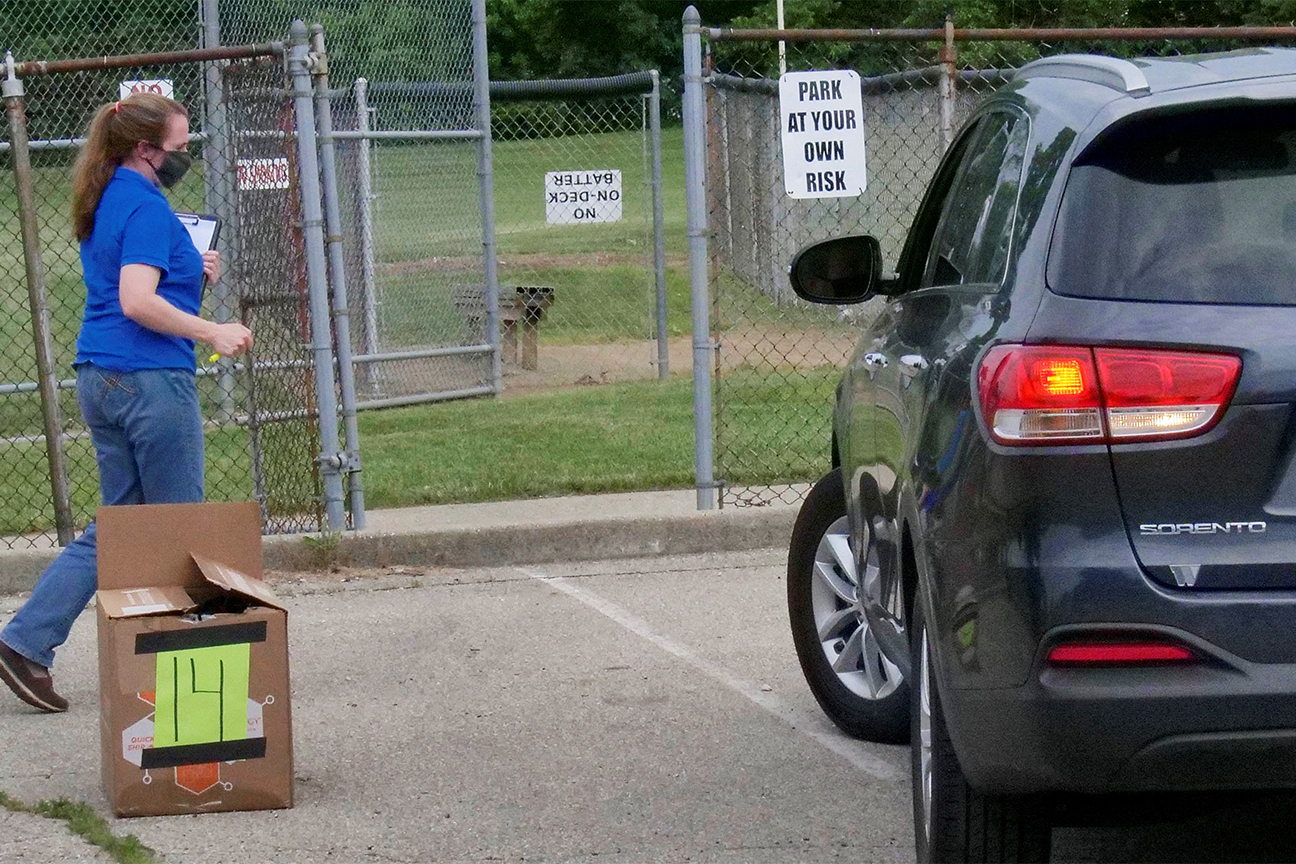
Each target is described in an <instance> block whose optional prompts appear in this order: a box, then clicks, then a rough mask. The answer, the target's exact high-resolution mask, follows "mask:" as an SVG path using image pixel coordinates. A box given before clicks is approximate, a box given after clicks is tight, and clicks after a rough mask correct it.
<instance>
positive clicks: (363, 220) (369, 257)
mask: <svg viewBox="0 0 1296 864" xmlns="http://www.w3.org/2000/svg"><path fill="white" fill-rule="evenodd" d="M355 100H356V128H357V130H358V131H359V132H360V134H361V135H362V136H367V135H368V134H369V130H370V124H369V81H368V80H367V79H365V78H357V79H356V81H355ZM356 144H357V145H359V148H360V149H359V157H358V159H357V162H358V166H357V171H358V173H359V175H360V177H359V185H360V189H359V196H358V197H359V199H360V200H359V202H358V203H359V210H360V274H361V279H362V280H363V283H364V284H363V285H362V286H361V287H362V288H363V292H362V293H361V295H360V297H361V300H360V303H361V306H362V310H361V311H362V312H363V313H364V353H365V354H368V355H374V354H377V353H378V351H379V348H378V299H377V296H376V295H377V275H376V274H377V267H376V265H375V263H374V262H375V261H376V260H377V257H376V255H375V253H374V221H373V202H374V194H373V165H372V164H371V162H370V160H369V147H370V146H371V145H370V143H369V139H368V138H367V137H361V138H360V140H359V141H357V142H356ZM364 367H365V387H366V389H368V391H369V396H370V397H372V396H373V395H374V391H376V390H377V389H378V364H377V363H366V364H364Z"/></svg>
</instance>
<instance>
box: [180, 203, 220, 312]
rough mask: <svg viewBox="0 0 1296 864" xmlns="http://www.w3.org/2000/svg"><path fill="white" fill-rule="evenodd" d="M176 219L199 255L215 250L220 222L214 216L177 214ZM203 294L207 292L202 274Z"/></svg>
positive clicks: (205, 279)
mask: <svg viewBox="0 0 1296 864" xmlns="http://www.w3.org/2000/svg"><path fill="white" fill-rule="evenodd" d="M175 215H176V218H177V219H179V220H180V224H181V225H183V226H184V227H185V230H186V231H188V232H189V239H190V240H191V241H193V244H194V248H195V249H197V250H198V252H199V253H203V252H209V251H211V250H212V249H215V248H216V241H217V240H219V239H220V229H221V220H220V219H219V218H218V217H216V216H208V215H206V214H203V213H177V214H175ZM201 290H202V292H203V293H206V291H207V274H206V273H204V274H203V279H202V288H201Z"/></svg>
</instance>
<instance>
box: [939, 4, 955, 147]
mask: <svg viewBox="0 0 1296 864" xmlns="http://www.w3.org/2000/svg"><path fill="white" fill-rule="evenodd" d="M957 59H958V49H957V48H955V46H954V16H952V15H946V16H945V42H944V44H943V45H941V50H940V62H941V67H942V72H943V74H942V75H941V77H940V124H941V138H942V140H944V142H945V147H946V149H948V148H949V146H950V145H951V144H953V143H954V98H955V89H954V84H955V82H956V81H957V80H958V64H957V62H956V61H957Z"/></svg>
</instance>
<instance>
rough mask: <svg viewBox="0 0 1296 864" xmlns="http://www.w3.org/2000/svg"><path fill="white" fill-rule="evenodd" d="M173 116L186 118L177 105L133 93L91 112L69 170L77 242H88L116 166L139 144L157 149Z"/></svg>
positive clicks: (179, 105) (73, 224) (165, 100)
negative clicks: (79, 148)
mask: <svg viewBox="0 0 1296 864" xmlns="http://www.w3.org/2000/svg"><path fill="white" fill-rule="evenodd" d="M175 114H178V115H180V116H182V117H188V116H189V112H188V111H186V110H185V107H184V106H183V105H181V104H180V103H179V102H176V101H175V100H174V99H168V98H167V97H165V96H159V95H157V94H156V93H134V94H132V95H131V96H130V97H129V98H126V99H123V100H121V101H120V102H109V103H108V104H107V105H104V106H103V107H102V108H100V109H99V110H98V111H96V112H95V115H94V119H93V120H91V121H90V128H89V129H88V130H87V131H86V136H85V137H86V141H85V145H84V146H82V148H81V155H80V156H78V157H77V161H76V166H75V167H74V168H73V169H72V171H73V174H72V228H73V230H74V231H75V232H76V238H77V239H78V240H82V241H84V240H88V239H90V232H92V231H93V230H94V220H95V210H96V209H97V208H98V207H99V199H100V198H101V197H102V196H103V192H104V189H105V188H107V186H108V181H109V180H111V179H112V176H113V172H114V171H116V170H117V166H119V165H121V163H122V160H123V159H125V158H126V157H127V156H129V155H130V153H131V150H133V149H134V148H135V145H136V144H137V143H139V142H140V141H148V142H150V143H152V144H158V145H160V144H161V143H162V139H163V138H164V137H165V136H166V131H167V120H168V118H170V117H171V116H172V115H175Z"/></svg>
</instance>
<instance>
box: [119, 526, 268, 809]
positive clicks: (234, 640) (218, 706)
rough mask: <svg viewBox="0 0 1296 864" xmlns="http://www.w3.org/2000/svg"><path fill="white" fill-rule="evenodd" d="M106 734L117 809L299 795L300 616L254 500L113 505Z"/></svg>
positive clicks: (223, 804)
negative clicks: (276, 580) (288, 602)
mask: <svg viewBox="0 0 1296 864" xmlns="http://www.w3.org/2000/svg"><path fill="white" fill-rule="evenodd" d="M97 518H98V541H99V591H98V593H97V594H96V595H95V597H96V600H97V601H98V602H97V604H96V605H97V606H98V617H99V728H100V738H101V742H102V751H103V753H102V759H103V763H102V770H103V783H104V789H105V791H106V792H107V794H108V800H109V802H110V803H111V804H112V807H113V811H114V812H115V813H116V814H117V815H118V816H160V815H171V814H182V813H210V812H216V811H222V810H267V809H274V808H280V807H291V806H292V803H293V748H292V705H291V699H290V688H289V678H288V615H287V613H286V612H285V610H284V608H283V606H282V605H281V604H280V602H279V601H278V600H277V599H276V598H275V595H274V593H273V592H272V591H271V590H270V589H269V588H268V587H266V585H265V583H264V582H262V581H261V576H262V571H261V515H260V511H259V509H258V507H257V505H256V504H255V503H253V502H247V503H238V504H162V505H140V506H134V507H101V508H100V509H99V514H98V517H97Z"/></svg>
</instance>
